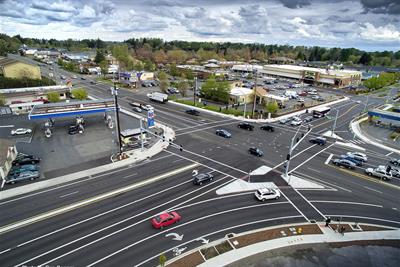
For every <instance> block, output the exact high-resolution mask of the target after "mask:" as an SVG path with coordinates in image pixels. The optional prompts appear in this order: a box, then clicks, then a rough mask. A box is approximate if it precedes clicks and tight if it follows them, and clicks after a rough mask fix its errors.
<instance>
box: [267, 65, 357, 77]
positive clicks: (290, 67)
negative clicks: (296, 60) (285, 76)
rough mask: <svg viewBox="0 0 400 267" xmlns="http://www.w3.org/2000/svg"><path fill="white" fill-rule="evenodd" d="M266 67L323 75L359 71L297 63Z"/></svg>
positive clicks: (338, 74)
mask: <svg viewBox="0 0 400 267" xmlns="http://www.w3.org/2000/svg"><path fill="white" fill-rule="evenodd" d="M265 67H268V68H275V69H282V70H285V69H286V70H296V71H303V70H304V71H313V72H319V73H321V74H325V75H334V76H347V75H349V74H360V75H361V72H360V71H355V70H331V69H321V68H311V67H304V66H297V65H265Z"/></svg>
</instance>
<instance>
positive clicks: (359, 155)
mask: <svg viewBox="0 0 400 267" xmlns="http://www.w3.org/2000/svg"><path fill="white" fill-rule="evenodd" d="M346 155H347V156H349V157H351V158H355V159H357V160H361V161H363V162H367V160H368V158H367V155H365V154H364V153H361V152H347V153H346Z"/></svg>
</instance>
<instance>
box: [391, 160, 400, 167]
mask: <svg viewBox="0 0 400 267" xmlns="http://www.w3.org/2000/svg"><path fill="white" fill-rule="evenodd" d="M389 163H390V164H393V165H394V166H400V159H391V160H389Z"/></svg>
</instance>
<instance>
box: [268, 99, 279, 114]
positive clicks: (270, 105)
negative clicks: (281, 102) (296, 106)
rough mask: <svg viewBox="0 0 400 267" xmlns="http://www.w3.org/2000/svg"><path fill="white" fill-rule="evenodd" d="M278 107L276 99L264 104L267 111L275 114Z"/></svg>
mask: <svg viewBox="0 0 400 267" xmlns="http://www.w3.org/2000/svg"><path fill="white" fill-rule="evenodd" d="M278 109H279V106H278V103H277V102H276V101H270V102H268V103H266V104H265V110H266V111H267V112H268V113H271V114H275V113H276V112H277V111H278Z"/></svg>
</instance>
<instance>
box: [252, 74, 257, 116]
mask: <svg viewBox="0 0 400 267" xmlns="http://www.w3.org/2000/svg"><path fill="white" fill-rule="evenodd" d="M254 75H255V76H254V89H253V94H254V99H253V110H252V111H251V117H252V118H254V112H255V110H256V101H257V69H255V71H254Z"/></svg>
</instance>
